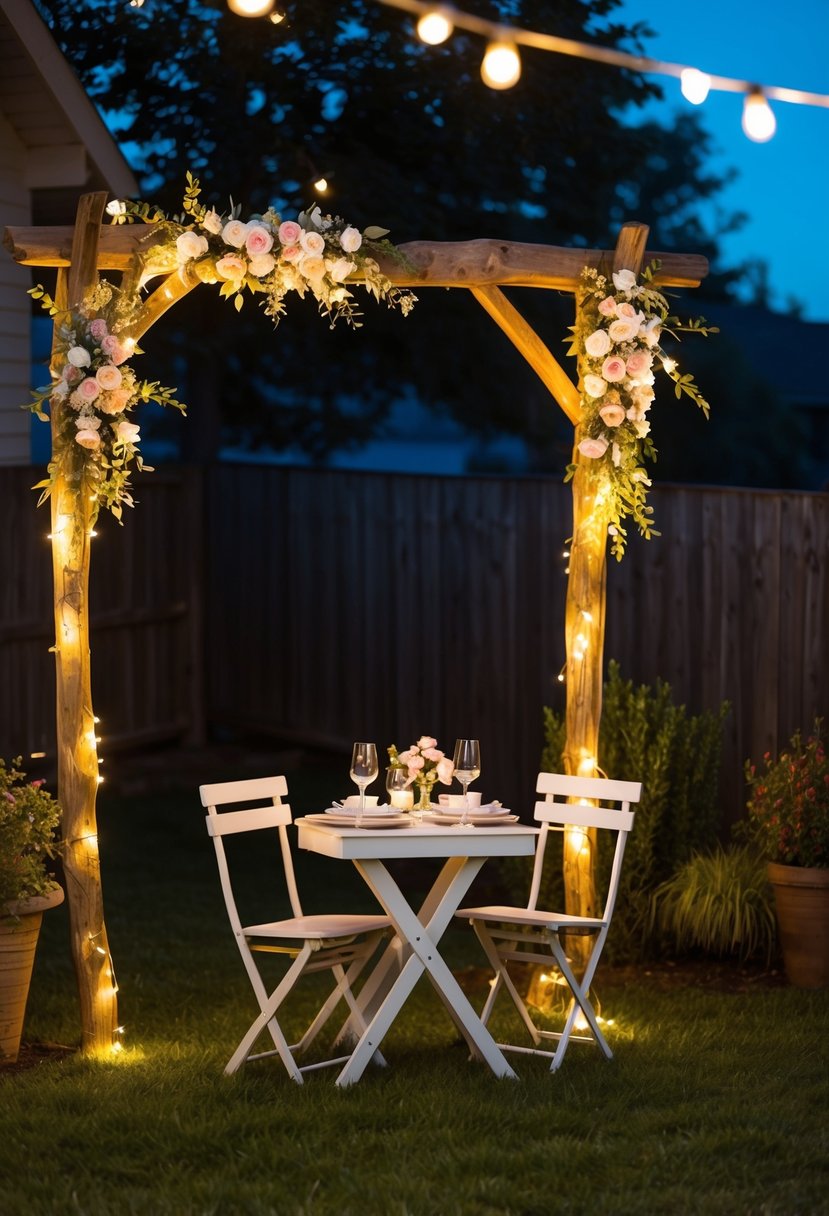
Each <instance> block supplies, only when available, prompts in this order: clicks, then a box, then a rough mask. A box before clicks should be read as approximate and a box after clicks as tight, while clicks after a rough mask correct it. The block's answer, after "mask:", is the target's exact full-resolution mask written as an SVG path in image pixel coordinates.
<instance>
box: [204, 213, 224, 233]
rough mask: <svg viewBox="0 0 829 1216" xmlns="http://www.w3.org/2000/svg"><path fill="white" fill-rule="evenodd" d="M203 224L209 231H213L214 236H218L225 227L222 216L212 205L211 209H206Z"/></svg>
mask: <svg viewBox="0 0 829 1216" xmlns="http://www.w3.org/2000/svg"><path fill="white" fill-rule="evenodd" d="M201 226H202V228H205V229H206V230H207V231H208V232H212V233H213V235H214V236H218V235H219V233H220V232H221V230H222V227H223V225H222V217H221V216H220V215H219V213H218V211H214V210H213V208H212V207H211V208H210V210H209V211H205V213H204V219H203V220H202V222H201Z"/></svg>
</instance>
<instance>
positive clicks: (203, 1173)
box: [0, 766, 829, 1216]
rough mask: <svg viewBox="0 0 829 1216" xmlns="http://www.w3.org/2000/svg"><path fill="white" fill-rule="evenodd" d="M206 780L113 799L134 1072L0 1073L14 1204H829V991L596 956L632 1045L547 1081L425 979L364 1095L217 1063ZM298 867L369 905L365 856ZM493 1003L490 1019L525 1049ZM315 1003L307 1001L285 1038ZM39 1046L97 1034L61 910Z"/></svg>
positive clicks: (247, 995)
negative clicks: (467, 1031) (226, 1070)
mask: <svg viewBox="0 0 829 1216" xmlns="http://www.w3.org/2000/svg"><path fill="white" fill-rule="evenodd" d="M261 771H262V772H265V771H267V769H266V768H263V769H262V770H261ZM280 771H284V768H281V769H280ZM338 772H339V770H338ZM233 775H234V774H233V772H227V773H220V774H218V777H217V776H216V775H215V774H213V773H209V774H205V775H204V777H203V779H210V780H213V779H221V777H222V776H227V777H230V776H233ZM244 775H249V774H247V773H246V774H244ZM250 775H252V774H250ZM288 777H289V781H290V782H291V788H292V790H293V805H294V809H295V813H302V812H303V811H305V810H310V809H312V808H313V807H314V806H315V805H318V804H319V801H320V800H321V798H322V797H323V795H331V794H337V793H342V792H345V790H346V788H347V782H346V784H343V783H342V781H339V784H335V785H334V787H333V788H332V785H331V783H332V781H334V782H337V781H338V777H336V776H332V772H331V770H330V768H329V769H326V768H325V767H324V766H320V767H319V768H317V769H315V770H314V771H312V772H309V771H307V769H305V770H302V771H298V772H296V773H291V772H288ZM198 780H199V777H196V778H195V779H194V782H193V788H192V791H191V792H183V793H169V794H164V795H161V796H157V797H153V796H152V795H151V794H150V793H137V794H134V795H133V796H124V795H123V794H121V795H118V796H116V795H115V794H114V793H110V794H106V793H102V796H101V799H100V806H99V826H100V842H101V857H102V865H103V881H104V896H105V903H106V909H107V928H108V932H109V936H110V943H111V946H112V951H113V957H114V961H115V966H116V969H117V976H118V982H119V985H120V994H119V1002H120V1004H119V1016H120V1019H121V1020H122V1021H123V1023H124V1024H125V1027H126V1044H127V1048H126V1051H125V1052H124V1054H123V1056H122V1057H121V1058H120V1060H119V1061H118V1062H117V1063H111V1064H110V1063H107V1064H103V1063H99V1062H94V1061H89V1060H84V1059H82V1058H81V1057H80V1056H78V1055H75V1054H69V1055H66V1056H65V1057H63V1058H48V1057H44V1062H43V1063H40V1064H38V1065H37V1066H36V1067H32V1068H29V1069H25V1070H21V1071H12V1070H7V1071H6V1072H5V1073H4V1072H2V1071H0V1216H62V1214H64V1213H66V1214H67V1216H70V1214H72V1216H133V1214H134V1216H208V1214H214V1213H215V1214H216V1216H219V1214H221V1216H237V1214H238V1216H242V1214H250V1216H270V1214H273V1216H455V1214H458V1216H548V1214H550V1213H570V1212H572V1213H579V1214H587V1213H593V1212H601V1213H637V1214H638V1213H641V1214H643V1216H645V1214H647V1216H653V1214H656V1213H672V1214H673V1213H681V1214H684V1213H706V1214H707V1216H715V1214H717V1213H728V1214H731V1213H735V1214H736V1213H757V1214H758V1216H760V1214H764V1216H765V1214H779V1216H793V1214H795V1213H803V1214H804V1216H805V1214H809V1216H811V1214H814V1213H829V992H803V991H797V990H794V989H790V988H788V987H785V986H778V987H773V986H767V985H761V984H746V985H743V987H744V989H745V990H744V991H739V992H735V991H724V990H722V986H721V985H717V986H708V985H704V984H697V985H690V986H684V985H682V984H676V983H674V984H671V985H666V984H664V983H660V982H659V975H658V974H657V973H653V974H651V975H646V974H645V972H644V970H643V971H641V972H636V971H631V970H630V969H626V970H625V971H624V972H622V971H614V970H612V969H606V970H605V971H604V973H603V972H602V971H601V970H600V972H599V976H598V980H597V985H596V986H597V989H598V992H599V996H600V998H601V1002H602V1012H603V1013H604V1014H605V1016H607V1017H612V1018H613V1019H614V1021H615V1025H614V1027H613V1028H612V1029H611V1031H609V1036H610V1035H612V1037H611V1039H610V1041H611V1045H612V1047H613V1049H614V1052H615V1058H614V1059H613V1060H612V1061H610V1062H607V1061H605V1060H604V1058H603V1057H602V1056H601V1054H600V1053H599V1052H598V1051H597V1050H595V1049H592V1048H586V1047H583V1046H580V1045H578V1044H573V1045H571V1047H570V1049H569V1051H568V1053H567V1056H566V1058H565V1061H564V1065H563V1067H562V1069H561V1071H560V1072H559V1073H558V1074H556V1075H554V1076H553V1075H550V1074H549V1073H548V1072H547V1069H546V1066H545V1063H544V1061H542V1060H537V1059H533V1058H531V1057H522V1056H518V1057H513V1061H514V1063H515V1066H516V1070H517V1071H518V1072H519V1074H520V1078H521V1079H520V1081H518V1082H517V1083H516V1082H510V1081H497V1080H495V1079H494V1078H493V1077H492V1076H491V1075H490V1073H489V1072H488V1070H486V1069H484V1068H483V1067H481V1066H478V1065H475V1064H471V1063H469V1062H468V1059H467V1052H466V1049H465V1046H464V1045H462V1044H461V1043H460V1042H459V1041H458V1039H457V1035H456V1033H455V1030H454V1027H453V1026H452V1025H451V1023H450V1022H449V1021H448V1019H447V1018H446V1016H445V1014H444V1011H443V1009H442V1007H441V1005H440V1004H439V1002H438V1000H437V998H436V997H435V996H434V994H433V992H432V989H431V987H430V986H429V985H428V984H421V985H420V986H419V987H418V988H417V990H416V991H415V993H414V995H413V997H412V999H411V1000H410V1001H409V1003H408V1004H407V1005H406V1006H405V1008H404V1010H403V1013H402V1014H401V1016H400V1018H399V1020H398V1021H397V1022H396V1023H395V1025H394V1026H393V1028H392V1031H391V1033H390V1034H389V1036H388V1038H387V1039H386V1041H385V1043H384V1045H383V1051H384V1054H385V1055H386V1058H387V1060H388V1065H389V1066H388V1068H386V1069H377V1068H370V1069H369V1070H368V1072H367V1073H366V1074H365V1076H364V1078H363V1080H362V1081H361V1082H360V1084H359V1085H357V1086H355V1087H353V1088H352V1089H349V1090H347V1091H344V1092H340V1091H338V1090H336V1089H335V1088H334V1086H333V1084H332V1081H333V1076H334V1074H333V1072H331V1071H327V1070H326V1071H321V1072H318V1073H312V1074H310V1075H309V1076H308V1077H307V1078H306V1083H305V1085H304V1086H297V1085H295V1084H293V1083H292V1082H291V1081H290V1080H289V1079H288V1077H287V1074H286V1073H285V1071H284V1069H283V1068H282V1066H281V1064H280V1063H279V1061H278V1060H269V1061H262V1062H259V1063H256V1064H252V1065H248V1066H247V1067H246V1068H245V1069H243V1070H242V1072H241V1073H240V1074H238V1075H237V1076H236V1077H234V1078H227V1077H225V1076H223V1074H222V1069H223V1067H224V1064H225V1063H226V1061H227V1059H228V1057H229V1056H230V1055H231V1053H232V1051H233V1049H234V1048H235V1047H236V1044H237V1043H238V1041H239V1039H240V1038H241V1035H242V1033H243V1031H244V1030H245V1029H246V1027H247V1026H248V1024H249V1022H250V1021H251V1020H252V1019H253V1016H254V1014H255V1012H256V1007H255V1003H254V1000H253V995H252V993H251V992H250V988H249V985H248V982H247V978H246V976H245V974H244V971H243V968H242V963H241V960H240V958H239V955H238V952H237V950H236V947H235V945H234V943H233V940H232V936H231V933H230V929H229V926H228V923H227V918H226V916H225V912H224V904H223V902H222V899H221V894H220V891H219V883H218V876H217V872H216V866H215V860H214V855H213V848H212V844H211V843H210V841H209V839H208V837H207V834H206V832H205V830H204V824H203V813H202V810H201V807H200V805H199V802H198V794H197V791H196V785H197V784H198ZM102 788H103V789H104V790H106V788H107V787H106V786H104V787H102ZM239 860H240V864H241V865H242V866H243V867H244V868H245V873H246V886H247V887H248V888H249V890H250V894H251V903H252V907H251V909H250V913H251V914H253V915H257V916H260V915H261V916H266V915H274V914H276V913H277V912H280V913H281V908H279V909H277V908H276V907H274V905H273V904H269V903H268V901H269V898H270V892H269V889H268V884H269V882H270V875H271V873H275V864H274V869H273V870H272V869H271V866H270V862H271V860H273V861H274V863H275V861H276V859H275V858H274V859H271V858H270V857H269V856H268V855H267V854H265V853H263V851H262V849H261V848H259V849H256V850H248V851H247V852H246V853H245V854H244V855H243V856H242V857H240V859H239ZM297 860H298V861H299V863H300V866H299V869H300V875H299V876H300V885H301V889H302V891H303V894H304V895H305V897H306V903H307V905H308V907H307V909H306V910H308V911H315V910H320V909H322V908H324V907H325V906H326V904H327V905H328V906H329V907H337V908H344V907H348V906H352V907H358V906H362V907H364V908H366V909H371V908H372V903H371V897H370V895H369V894H368V893H367V892H366V891H365V890H364V889H363V888H362V885H361V883H360V880H359V878H358V876H357V875H356V874H355V873H354V872H353V871H352V870H351V869H350V868H349V867H348V866H346V865H344V864H343V863H337V862H328V861H326V860H325V859H322V858H315V857H307V856H303V855H298V858H297ZM421 877H422V876H419V875H418V874H417V872H412V873H411V874H408V875H407V879H408V881H409V882H410V883H412V884H413V885H415V886H416V885H417V883H418V882H419V881H420V880H421ZM489 881H492V876H490V880H489ZM280 900H281V893H280ZM244 914H248V910H247V909H246V910H245V913H244ZM446 952H447V957H448V958H449V960H450V962H451V963H452V965H453V966H455V967H456V968H458V969H462V970H463V971H464V974H465V976H466V982H467V987H468V990H469V991H470V995H471V999H472V1000H473V1003H476V1004H477V1005H478V1006H480V1004H482V1002H483V998H484V992H485V979H484V975H483V966H484V960H483V958H482V956H481V955H480V953H479V951H478V948H477V945H476V943H475V941H474V939H473V938H472V935H471V933H467V932H466V931H464V930H458V931H455V930H453V931H452V932H451V934H450V935H448V937H447V943H446ZM308 983H309V984H310V983H311V981H308ZM308 991H309V989H307V988H306V989H300V993H302V992H308ZM499 1010H500V1013H499V1014H498V1016H497V1018H496V1020H495V1023H494V1029H495V1031H496V1035H498V1034H499V1033H503V1034H508V1035H509V1036H510V1037H512V1038H513V1039H514V1040H515V1041H521V1040H520V1038H519V1037H518V1036H519V1035H520V1030H519V1028H518V1025H517V1019H515V1018H514V1017H513V1016H512V1015H511V1014H510V1012H509V1009H508V1007H507V1005H506V1004H504V1005H500V1006H499ZM307 1013H309V1007H307V1006H306V1007H303V1001H302V997H301V996H300V995H298V999H297V1000H295V1001H294V1003H293V1005H292V1006H291V1012H290V1014H289V1017H288V1019H287V1022H288V1030H289V1032H290V1031H291V1030H294V1031H298V1030H299V1029H300V1026H301V1024H302V1019H303V1016H304V1015H305V1014H307ZM25 1038H26V1040H27V1041H28V1042H30V1043H63V1044H74V1043H76V1042H77V1038H78V1014H77V999H76V995H75V984H74V977H73V975H72V968H71V962H70V960H69V957H68V945H67V919H66V911H65V908H61V909H57V910H55V911H53V912H50V913H48V914H47V915H46V917H45V918H44V929H43V934H42V939H41V944H40V946H39V950H38V957H37V961H36V965H35V976H34V982H33V987H32V992H31V996H30V1001H29V1010H28V1015H27V1023H26V1032H25Z"/></svg>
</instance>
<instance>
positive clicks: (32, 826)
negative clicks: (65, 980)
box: [0, 758, 63, 1065]
mask: <svg viewBox="0 0 829 1216" xmlns="http://www.w3.org/2000/svg"><path fill="white" fill-rule="evenodd" d="M20 763H21V761H20V759H19V758H18V759H17V760H13V761H12V763H11V765H7V764H6V762H5V761H4V760H0V1065H3V1064H13V1063H14V1062H15V1060H16V1059H17V1056H18V1053H19V1051H20V1036H21V1033H22V1031H23V1015H24V1013H25V1011H26V1000H27V998H28V995H29V981H30V980H31V975H32V967H33V965H34V957H35V947H36V946H37V939H38V935H39V933H40V923H41V920H42V919H43V913H44V912H45V911H46V909H47V908H54V907H56V906H57V905H58V904H59V903H61V902H62V901H63V890H62V889H61V887H60V886H59V885H58V884H57V883H56V882H55V880H54V878H53V877H52V876H51V874H50V872H49V870H48V867H47V862H48V861H49V859H50V858H53V857H54V856H55V855H56V852H57V849H56V845H55V829H56V828H57V826H58V823H59V822H60V807H59V806H58V804H57V802H55V800H54V798H52V796H51V794H49V793H47V791H46V790H45V789H44V788H43V782H42V781H26V774H25V773H23V772H21V770H20V768H19V765H20Z"/></svg>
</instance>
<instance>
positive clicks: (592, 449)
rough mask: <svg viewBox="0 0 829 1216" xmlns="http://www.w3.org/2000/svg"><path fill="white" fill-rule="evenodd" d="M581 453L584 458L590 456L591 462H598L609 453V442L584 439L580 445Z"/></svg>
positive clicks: (598, 439)
mask: <svg viewBox="0 0 829 1216" xmlns="http://www.w3.org/2000/svg"><path fill="white" fill-rule="evenodd" d="M579 451H580V452H581V454H582V456H589V457H590V459H591V460H598V458H599V457H600V456H604V454H605V452H606V451H607V440H606V439H602V438H601V437H598V438H596V439H582V441H581V443H580V444H579Z"/></svg>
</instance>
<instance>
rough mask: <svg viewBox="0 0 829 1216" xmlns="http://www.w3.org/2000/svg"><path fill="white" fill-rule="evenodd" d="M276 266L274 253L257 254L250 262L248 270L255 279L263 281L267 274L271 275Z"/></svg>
mask: <svg viewBox="0 0 829 1216" xmlns="http://www.w3.org/2000/svg"><path fill="white" fill-rule="evenodd" d="M275 265H276V258H275V257H274V256H273V254H272V253H255V254H254V255H253V257H252V258H251V259H250V261H249V262H248V270H249V271H250V273H251V274H252V275H253V277H254V278H255V279H263V278H264V277H265V275H266V274H270V273H271V271H272V270H273V268H274V266H275Z"/></svg>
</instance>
